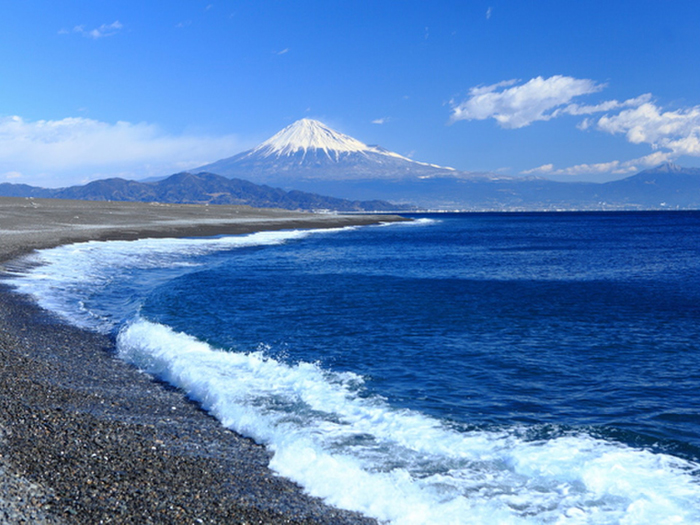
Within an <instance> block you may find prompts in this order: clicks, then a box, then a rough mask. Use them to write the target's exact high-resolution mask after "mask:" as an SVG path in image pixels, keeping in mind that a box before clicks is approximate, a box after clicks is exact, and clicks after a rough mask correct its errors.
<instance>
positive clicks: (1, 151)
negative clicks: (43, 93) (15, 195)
mask: <svg viewBox="0 0 700 525" xmlns="http://www.w3.org/2000/svg"><path fill="white" fill-rule="evenodd" d="M241 149H243V144H242V143H241V142H240V141H239V139H238V138H236V137H234V136H231V135H227V136H221V137H209V136H201V135H200V136H193V135H179V136H174V135H170V134H167V133H165V132H163V131H162V130H161V129H159V128H158V127H157V126H155V125H152V124H147V123H139V124H132V123H129V122H117V123H116V124H110V123H106V122H100V121H97V120H93V119H87V118H79V117H78V118H76V117H74V118H65V119H62V120H39V121H34V122H32V121H26V120H24V119H22V118H21V117H17V116H14V117H0V173H4V174H5V178H7V177H8V176H13V177H15V178H16V181H17V182H23V183H27V184H36V185H41V186H67V185H71V184H76V183H78V182H82V181H85V180H92V179H96V178H103V177H108V176H122V177H125V178H136V179H138V178H144V177H148V176H152V175H168V174H170V173H175V172H177V171H182V170H184V169H189V168H194V167H197V166H201V165H202V164H206V163H208V162H211V161H214V160H217V159H220V158H224V157H229V156H231V155H233V154H235V153H237V152H238V151H241ZM19 174H22V175H21V177H18V175H19Z"/></svg>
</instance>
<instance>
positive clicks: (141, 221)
mask: <svg viewBox="0 0 700 525" xmlns="http://www.w3.org/2000/svg"><path fill="white" fill-rule="evenodd" d="M386 220H398V218H396V217H380V216H332V215H320V216H318V215H310V214H301V213H293V212H287V211H282V210H257V209H253V208H248V207H235V206H220V207H219V206H211V207H205V206H188V205H182V206H180V205H168V206H162V205H151V204H143V203H114V202H97V203H93V202H82V201H51V200H41V199H36V200H35V199H9V198H8V199H0V264H5V265H7V266H6V267H12V262H11V261H12V259H14V258H16V257H17V256H19V255H22V254H24V253H27V252H29V251H31V250H32V249H35V248H42V247H50V246H56V245H59V244H64V243H68V242H79V241H84V240H90V239H101V240H108V239H136V238H142V237H173V236H205V235H218V234H237V233H247V232H252V231H260V230H269V229H290V228H315V227H338V226H346V225H353V224H371V223H376V222H379V221H386ZM269 457H270V455H269V452H268V451H267V450H266V449H265V447H263V446H261V445H259V444H256V443H255V442H253V441H252V440H250V439H247V438H245V437H242V436H240V435H238V434H236V433H234V432H231V431H229V430H226V429H224V428H223V427H222V426H221V425H220V424H219V422H218V421H216V420H215V419H214V418H212V417H210V416H209V415H207V414H206V413H205V412H204V411H202V410H201V409H200V408H199V406H197V405H196V404H195V403H193V402H191V401H190V400H188V399H187V398H186V397H185V396H184V395H183V394H182V393H181V392H180V391H178V390H177V389H174V388H172V387H169V386H168V385H165V384H162V383H160V382H158V381H156V380H154V379H153V378H151V377H150V376H148V375H146V374H144V373H142V372H140V371H138V370H136V369H135V368H133V367H131V366H130V365H128V364H126V363H124V362H122V361H120V360H119V359H117V357H116V356H115V355H114V342H113V340H112V339H111V338H110V337H107V336H103V335H100V334H96V333H91V332H86V331H83V330H80V329H78V328H75V327H72V326H68V325H66V324H64V323H62V322H61V321H60V320H58V319H57V318H55V317H54V316H52V315H51V314H49V313H47V312H45V311H43V310H41V309H40V308H38V307H37V306H36V305H34V304H33V303H32V302H31V301H29V300H28V299H26V298H24V297H22V296H19V295H17V294H14V293H12V292H11V290H10V288H9V287H8V286H7V285H5V284H2V281H1V280H0V524H5V523H7V524H10V523H11V524H14V523H27V524H43V523H46V524H54V523H80V524H83V523H84V524H99V523H134V524H137V523H138V524H147V523H193V524H196V523H233V524H237V523H250V524H254V523H290V524H291V523H317V524H326V523H328V524H331V523H333V524H336V523H339V524H340V523H348V524H350V523H352V524H354V523H357V524H364V523H375V522H374V520H371V519H367V518H364V517H362V516H360V515H358V514H355V513H352V512H346V511H340V510H337V509H334V508H332V507H329V506H327V505H325V504H324V503H323V502H321V501H320V500H318V499H315V498H312V497H310V496H308V495H306V494H304V493H303V491H302V490H301V489H300V487H298V486H297V485H296V484H294V483H293V482H291V481H288V480H286V479H284V478H281V477H279V476H277V475H275V474H274V473H273V472H272V471H271V470H270V469H269V468H268V467H267V465H268V461H269Z"/></svg>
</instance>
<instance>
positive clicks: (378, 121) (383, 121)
mask: <svg viewBox="0 0 700 525" xmlns="http://www.w3.org/2000/svg"><path fill="white" fill-rule="evenodd" d="M390 120H391V118H389V117H382V118H376V119H374V120H373V121H372V124H379V125H381V124H386V123H387V122H389V121H390Z"/></svg>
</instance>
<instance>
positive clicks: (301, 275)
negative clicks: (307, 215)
mask: <svg viewBox="0 0 700 525" xmlns="http://www.w3.org/2000/svg"><path fill="white" fill-rule="evenodd" d="M414 219H415V221H414V222H411V223H399V224H390V225H381V226H373V227H361V228H346V229H339V230H332V231H328V230H325V231H320V230H318V231H283V232H261V233H257V234H251V235H245V236H231V237H218V238H208V239H159V240H141V241H133V242H126V241H124V242H122V241H114V242H89V243H83V244H75V245H70V246H63V247H59V248H55V249H52V250H45V251H42V252H39V253H38V254H36V255H33V256H32V257H31V258H30V259H29V260H28V263H29V264H27V268H26V269H25V270H23V271H21V272H19V273H16V274H15V275H13V276H11V279H12V282H13V283H14V284H15V285H16V286H17V288H18V289H19V291H21V292H24V293H28V294H32V295H33V296H34V297H36V299H37V300H38V301H39V303H40V304H41V305H42V306H44V307H46V308H48V309H50V310H52V311H54V312H56V313H58V314H60V315H62V316H63V317H65V318H66V319H67V320H68V321H69V322H71V323H74V324H77V325H79V326H82V327H86V328H89V329H93V330H98V331H102V332H108V333H112V334H114V335H115V337H116V340H117V348H118V352H119V354H120V355H121V357H123V358H124V359H125V360H127V361H129V362H132V363H133V364H135V365H136V366H138V367H141V368H143V369H144V370H146V371H148V372H150V373H152V374H154V375H156V376H158V377H159V378H161V379H163V380H165V381H168V382H170V383H172V384H174V385H177V386H178V387H180V388H182V389H183V390H185V391H186V392H187V393H188V394H189V395H190V396H191V397H192V398H193V399H195V400H197V401H199V402H200V403H201V404H202V406H203V407H204V409H205V410H207V411H209V412H210V413H211V414H212V415H213V416H215V417H216V418H218V419H219V420H220V421H221V423H222V424H223V425H225V426H226V427H229V428H231V429H234V430H236V431H238V432H241V433H242V434H245V435H248V436H251V437H253V438H254V439H256V440H257V441H259V442H261V443H265V444H266V445H267V446H268V447H269V449H270V450H271V451H272V452H273V454H274V456H273V458H272V462H271V467H272V468H273V469H274V470H276V471H277V472H278V473H279V474H281V475H283V476H286V477H289V478H291V479H293V480H295V481H296V482H298V483H299V484H301V485H302V486H303V487H304V488H305V489H306V490H307V491H308V492H309V493H311V494H313V495H316V496H319V497H322V498H324V499H325V500H326V501H328V502H329V503H331V504H333V505H336V506H339V507H342V508H346V509H352V510H358V511H360V512H362V513H364V514H366V515H368V516H373V517H376V518H378V519H379V520H381V521H383V522H387V523H393V524H429V523H435V524H449V523H455V524H457V523H469V524H472V523H475V524H478V523H486V524H494V523H556V524H569V523H571V524H579V523H586V524H588V523H592V524H612V523H624V524H660V523H700V212H639V213H637V212H629V213H627V212H625V213H622V212H620V213H503V214H497V213H493V214H475V213H474V214H435V215H420V216H415V217H414Z"/></svg>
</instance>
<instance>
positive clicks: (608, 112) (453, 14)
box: [0, 0, 700, 187]
mask: <svg viewBox="0 0 700 525" xmlns="http://www.w3.org/2000/svg"><path fill="white" fill-rule="evenodd" d="M698 28H700V2H697V1H696V0H657V1H653V2H652V1H644V0H634V1H624V0H620V1H610V0H608V1H605V2H602V1H586V2H565V1H561V0H557V1H537V0H533V1H524V0H521V1H513V0H511V1H506V0H488V1H481V0H474V1H459V2H458V1H440V0H432V1H430V2H428V1H398V0H395V1H387V0H375V1H346V2H333V1H323V2H322V1H294V2H292V1H255V2H253V1H234V0H230V1H225V0H212V1H200V0H188V1H181V2H172V1H170V2H166V1H151V2H148V1H146V2H136V1H131V0H89V1H77V0H76V1H71V0H65V1H61V2H56V1H54V0H22V1H19V0H13V1H8V2H3V6H2V7H0V56H1V57H2V60H0V182H14V183H26V184H33V185H40V186H49V187H56V186H67V185H72V184H78V183H83V182H87V181H89V180H94V179H98V178H105V177H111V176H122V177H125V178H135V179H139V178H145V177H149V176H154V175H168V174H171V173H175V172H177V171H182V170H185V169H188V168H192V167H196V166H198V165H202V164H205V163H207V162H210V161H214V160H217V159H219V158H223V157H228V156H231V155H234V154H236V153H238V152H240V151H243V150H245V149H248V148H250V147H253V146H254V145H256V144H257V143H259V142H261V141H263V140H265V139H266V138H268V137H269V136H271V135H273V134H274V133H276V132H277V131H279V130H280V129H282V128H283V127H284V126H286V125H288V124H290V123H292V122H294V121H295V120H297V119H300V118H305V117H307V118H316V119H318V120H321V121H323V122H325V123H326V124H328V125H330V126H331V127H333V128H335V129H337V130H338V131H341V132H343V133H346V134H348V135H351V136H353V137H355V138H357V139H359V140H361V141H363V142H365V143H368V144H379V145H381V146H383V147H385V148H388V149H390V150H392V151H395V152H397V153H400V154H402V155H407V156H410V157H411V158H414V159H415V160H419V161H423V162H430V163H435V164H441V165H445V166H451V167H454V168H457V169H459V170H465V171H495V172H499V173H503V174H506V175H512V176H527V175H539V176H546V177H549V178H553V179H557V180H572V181H573V180H588V181H605V180H612V179H616V178H622V177H625V176H628V175H630V174H633V173H635V172H636V171H639V170H641V169H644V168H646V167H649V166H652V165H656V164H659V163H660V162H663V161H667V160H671V161H675V162H677V163H679V164H681V165H685V166H694V167H697V166H700V30H698Z"/></svg>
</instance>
